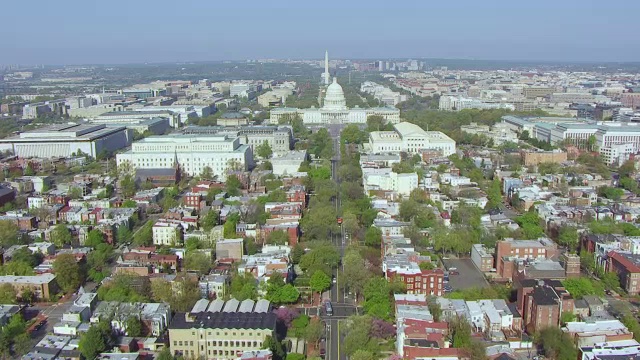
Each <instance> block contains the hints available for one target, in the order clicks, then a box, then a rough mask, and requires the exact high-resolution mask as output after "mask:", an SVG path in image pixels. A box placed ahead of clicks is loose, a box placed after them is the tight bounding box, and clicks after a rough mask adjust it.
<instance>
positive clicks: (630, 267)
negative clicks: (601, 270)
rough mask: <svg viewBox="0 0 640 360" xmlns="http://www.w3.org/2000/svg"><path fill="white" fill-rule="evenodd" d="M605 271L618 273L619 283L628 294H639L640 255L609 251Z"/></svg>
mask: <svg viewBox="0 0 640 360" xmlns="http://www.w3.org/2000/svg"><path fill="white" fill-rule="evenodd" d="M606 271H607V272H615V273H616V274H618V277H619V278H620V285H622V288H623V289H624V290H625V291H626V292H627V293H628V294H629V295H638V294H640V255H636V254H631V253H627V252H622V251H610V252H609V253H608V254H607V263H606Z"/></svg>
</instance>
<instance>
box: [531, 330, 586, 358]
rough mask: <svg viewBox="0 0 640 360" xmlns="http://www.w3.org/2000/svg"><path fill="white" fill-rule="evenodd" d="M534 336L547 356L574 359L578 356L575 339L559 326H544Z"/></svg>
mask: <svg viewBox="0 0 640 360" xmlns="http://www.w3.org/2000/svg"><path fill="white" fill-rule="evenodd" d="M534 338H535V343H536V345H538V346H540V347H542V349H543V351H544V356H545V357H546V358H549V359H556V360H574V359H576V358H577V356H578V351H577V350H576V348H575V346H574V345H573V340H572V339H571V337H570V336H569V335H568V334H567V333H565V332H564V331H562V330H560V328H559V327H553V326H550V327H547V328H544V329H542V330H541V331H539V332H538V334H537V335H536V336H535V337H534Z"/></svg>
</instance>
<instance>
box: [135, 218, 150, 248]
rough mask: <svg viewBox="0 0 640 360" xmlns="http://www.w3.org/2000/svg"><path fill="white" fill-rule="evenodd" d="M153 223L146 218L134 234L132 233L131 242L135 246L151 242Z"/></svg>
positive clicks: (146, 244) (147, 244)
mask: <svg viewBox="0 0 640 360" xmlns="http://www.w3.org/2000/svg"><path fill="white" fill-rule="evenodd" d="M153 224H154V222H153V221H152V220H148V221H147V222H146V223H145V224H144V225H142V227H141V228H140V229H138V231H136V233H135V234H133V244H135V245H136V246H149V245H151V244H152V243H153Z"/></svg>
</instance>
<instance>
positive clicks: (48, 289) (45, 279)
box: [0, 273, 58, 300]
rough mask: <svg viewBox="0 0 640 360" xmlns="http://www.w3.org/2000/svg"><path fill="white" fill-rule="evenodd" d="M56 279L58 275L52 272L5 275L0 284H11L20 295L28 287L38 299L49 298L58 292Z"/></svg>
mask: <svg viewBox="0 0 640 360" xmlns="http://www.w3.org/2000/svg"><path fill="white" fill-rule="evenodd" d="M55 280H56V276H55V275H54V274H50V273H46V274H41V275H33V276H13V275H5V276H0V285H4V284H11V286H13V288H14V289H15V291H16V295H17V296H18V297H20V296H21V295H22V292H24V291H25V290H27V289H28V290H30V291H31V292H32V293H33V295H34V296H35V298H36V299H38V300H48V299H50V298H51V295H54V294H56V293H57V292H58V284H57V283H56V281H55Z"/></svg>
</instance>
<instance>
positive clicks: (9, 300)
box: [0, 284, 17, 304]
mask: <svg viewBox="0 0 640 360" xmlns="http://www.w3.org/2000/svg"><path fill="white" fill-rule="evenodd" d="M16 298H17V294H16V289H14V288H13V286H12V285H11V284H2V285H0V304H15V303H16Z"/></svg>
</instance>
